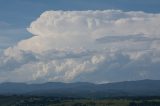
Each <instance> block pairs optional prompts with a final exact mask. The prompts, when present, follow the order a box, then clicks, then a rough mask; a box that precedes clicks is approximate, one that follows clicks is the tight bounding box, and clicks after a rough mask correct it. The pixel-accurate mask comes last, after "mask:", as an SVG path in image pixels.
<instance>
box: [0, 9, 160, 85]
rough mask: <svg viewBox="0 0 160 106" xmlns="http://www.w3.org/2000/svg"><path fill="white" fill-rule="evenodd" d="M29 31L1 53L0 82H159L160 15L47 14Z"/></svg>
mask: <svg viewBox="0 0 160 106" xmlns="http://www.w3.org/2000/svg"><path fill="white" fill-rule="evenodd" d="M27 30H28V31H29V32H30V33H31V34H32V35H33V36H32V37H31V38H29V39H24V40H22V41H20V42H18V43H17V45H14V46H12V47H9V48H7V49H6V50H4V53H3V54H2V55H1V57H0V58H1V60H0V81H1V82H4V81H14V82H30V83H33V82H46V81H63V82H72V81H90V82H97V83H101V82H108V81H123V80H136V79H144V78H154V79H158V78H159V77H158V76H159V75H160V72H159V69H160V65H159V64H160V55H159V54H160V47H159V46H160V14H156V13H155V14H151V13H144V12H134V11H130V12H124V11H121V10H104V11H99V10H97V11H92V10H89V11H46V12H44V13H42V15H40V17H39V18H37V19H36V20H35V21H33V22H32V23H31V25H30V27H29V28H27Z"/></svg>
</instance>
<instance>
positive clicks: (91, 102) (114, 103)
mask: <svg viewBox="0 0 160 106" xmlns="http://www.w3.org/2000/svg"><path fill="white" fill-rule="evenodd" d="M0 106H160V97H136V98H135V97H134V98H127V97H125V98H108V99H107V98H105V99H82V98H77V99H74V98H53V97H36V96H0Z"/></svg>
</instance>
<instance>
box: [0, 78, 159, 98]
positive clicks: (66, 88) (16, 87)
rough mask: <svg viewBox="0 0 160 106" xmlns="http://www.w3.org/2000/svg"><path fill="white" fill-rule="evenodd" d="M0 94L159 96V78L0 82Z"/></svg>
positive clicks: (97, 96)
mask: <svg viewBox="0 0 160 106" xmlns="http://www.w3.org/2000/svg"><path fill="white" fill-rule="evenodd" d="M0 95H34V96H53V97H75V98H78V97H86V98H87V97H89V98H90V97H94V98H99V97H123V96H160V80H139V81H125V82H116V83H107V84H93V83H87V82H77V83H61V82H48V83H43V84H25V83H2V84H0Z"/></svg>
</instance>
